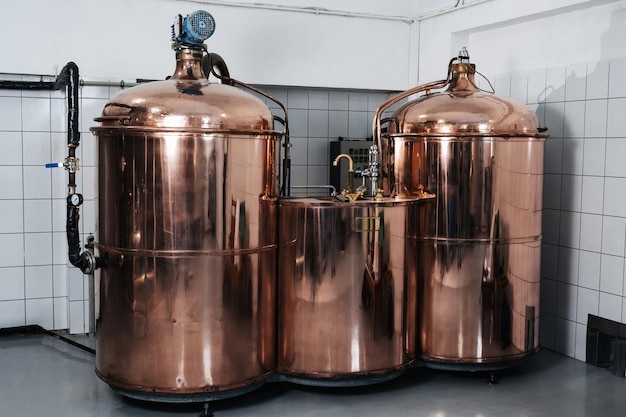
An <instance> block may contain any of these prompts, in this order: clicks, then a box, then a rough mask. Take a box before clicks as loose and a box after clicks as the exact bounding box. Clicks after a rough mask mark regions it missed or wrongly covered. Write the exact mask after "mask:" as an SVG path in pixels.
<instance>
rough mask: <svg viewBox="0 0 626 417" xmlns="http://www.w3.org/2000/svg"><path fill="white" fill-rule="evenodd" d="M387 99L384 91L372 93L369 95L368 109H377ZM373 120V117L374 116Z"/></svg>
mask: <svg viewBox="0 0 626 417" xmlns="http://www.w3.org/2000/svg"><path fill="white" fill-rule="evenodd" d="M386 99H387V95H386V94H384V93H370V94H368V96H367V110H368V111H371V112H373V111H376V109H378V106H380V105H381V104H382V103H383V102H384V101H385V100H386ZM372 120H373V118H372Z"/></svg>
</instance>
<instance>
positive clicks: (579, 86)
mask: <svg viewBox="0 0 626 417" xmlns="http://www.w3.org/2000/svg"><path fill="white" fill-rule="evenodd" d="M566 72H567V75H566V78H565V101H575V100H584V99H585V92H586V90H587V64H576V65H568V66H567V70H566Z"/></svg>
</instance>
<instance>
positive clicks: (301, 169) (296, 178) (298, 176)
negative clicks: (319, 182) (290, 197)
mask: <svg viewBox="0 0 626 417" xmlns="http://www.w3.org/2000/svg"><path fill="white" fill-rule="evenodd" d="M291 185H307V167H306V165H296V166H292V167H291Z"/></svg>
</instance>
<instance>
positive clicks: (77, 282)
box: [67, 267, 87, 301]
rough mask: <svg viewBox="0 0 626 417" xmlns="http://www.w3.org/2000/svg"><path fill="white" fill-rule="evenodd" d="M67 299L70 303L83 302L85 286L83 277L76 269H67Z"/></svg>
mask: <svg viewBox="0 0 626 417" xmlns="http://www.w3.org/2000/svg"><path fill="white" fill-rule="evenodd" d="M67 280H68V298H69V300H70V301H78V300H84V293H85V286H86V285H87V282H86V279H85V275H84V274H83V273H82V272H81V270H80V269H78V268H73V267H69V269H68V278H67Z"/></svg>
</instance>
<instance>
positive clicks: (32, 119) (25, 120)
mask: <svg viewBox="0 0 626 417" xmlns="http://www.w3.org/2000/svg"><path fill="white" fill-rule="evenodd" d="M22 129H23V131H25V132H49V131H50V99H48V98H31V97H29V98H22Z"/></svg>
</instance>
